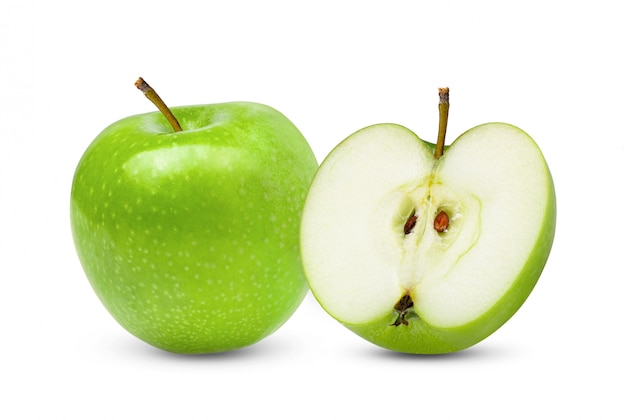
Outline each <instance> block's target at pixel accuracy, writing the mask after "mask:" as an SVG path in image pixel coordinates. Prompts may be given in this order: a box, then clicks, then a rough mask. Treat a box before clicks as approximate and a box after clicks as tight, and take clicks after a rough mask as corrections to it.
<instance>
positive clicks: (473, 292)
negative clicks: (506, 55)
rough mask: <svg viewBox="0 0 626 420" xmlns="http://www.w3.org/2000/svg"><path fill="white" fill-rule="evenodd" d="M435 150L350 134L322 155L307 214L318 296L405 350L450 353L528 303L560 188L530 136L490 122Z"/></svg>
mask: <svg viewBox="0 0 626 420" xmlns="http://www.w3.org/2000/svg"><path fill="white" fill-rule="evenodd" d="M446 115H447V114H446ZM440 132H441V131H440ZM444 133H445V125H444ZM440 139H441V135H440ZM437 144H438V146H440V147H441V151H440V152H439V153H433V146H432V145H430V144H427V143H426V142H424V141H422V140H421V139H420V138H419V137H418V136H417V135H415V134H414V133H413V132H412V131H410V130H409V129H407V128H405V127H403V126H399V125H395V124H378V125H373V126H370V127H367V128H364V129H362V130H360V131H357V132H356V133H354V134H352V135H350V136H349V137H348V138H347V139H345V140H344V141H343V142H341V143H340V144H339V145H338V146H337V147H336V148H335V149H334V150H332V152H331V153H330V154H329V155H328V156H327V158H326V159H325V160H324V161H323V163H322V165H321V166H320V168H319V170H318V172H317V174H316V176H315V179H314V181H313V183H312V185H311V188H310V190H309V193H308V196H307V199H306V202H305V207H304V213H303V219H302V226H301V252H302V258H303V264H304V268H305V272H306V275H307V278H308V281H309V286H310V288H311V291H312V292H313V294H314V295H315V297H316V299H317V300H318V301H319V303H320V304H321V305H322V306H323V308H324V309H325V310H326V311H327V312H328V313H329V314H330V315H332V316H333V317H334V318H335V319H337V320H338V321H340V322H341V323H342V324H344V325H345V326H346V327H348V328H349V329H351V330H352V331H354V332H355V333H356V334H358V335H360V336H362V337H363V338H365V339H367V340H369V341H371V342H372V343H374V344H377V345H379V346H381V347H384V348H387V349H391V350H395V351H399V352H406V353H423V354H437V353H449V352H454V351H458V350H462V349H465V348H468V347H470V346H472V345H474V344H476V343H478V342H479V341H481V340H483V339H484V338H486V337H487V336H489V335H490V334H491V333H493V332H494V331H495V330H497V329H498V328H499V327H500V326H502V325H503V324H504V323H505V322H506V321H507V320H508V319H509V318H510V317H511V316H512V315H513V314H514V313H515V312H516V311H517V310H518V308H519V307H520V306H521V305H522V303H523V302H524V301H525V300H526V298H527V297H528V296H529V294H530V292H531V290H532V289H533V287H534V285H535V284H536V282H537V280H538V278H539V276H540V274H541V272H542V270H543V267H544V265H545V263H546V260H547V258H548V254H549V252H550V249H551V246H552V241H553V238H554V232H555V225H556V197H555V190H554V185H553V181H552V177H551V175H550V171H549V169H548V166H547V164H546V161H545V159H544V157H543V155H542V153H541V151H540V149H539V148H538V146H537V144H536V143H535V142H534V141H533V139H532V138H531V137H530V136H529V135H528V134H526V133H525V132H524V131H522V130H521V129H519V128H517V127H514V126H512V125H509V124H504V123H489V124H484V125H480V126H478V127H475V128H472V129H470V130H469V131H467V132H465V133H464V134H462V135H461V136H460V137H459V138H457V139H456V140H455V141H454V142H453V143H452V144H451V145H450V147H447V148H446V149H445V154H444V153H443V150H444V149H443V141H441V140H439V141H438V142H437Z"/></svg>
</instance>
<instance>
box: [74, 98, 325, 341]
mask: <svg viewBox="0 0 626 420" xmlns="http://www.w3.org/2000/svg"><path fill="white" fill-rule="evenodd" d="M172 113H173V114H174V115H176V117H177V119H178V121H180V126H181V127H182V131H173V130H172V127H171V126H170V124H169V123H168V121H167V120H166V118H165V117H164V116H163V115H162V114H161V113H158V112H153V113H147V114H143V115H136V116H132V117H128V118H125V119H122V120H120V121H118V122H116V123H114V124H112V125H110V126H109V127H108V128H106V129H105V130H104V131H102V132H101V133H100V134H99V135H98V136H97V137H96V139H95V140H94V141H93V143H92V144H91V145H90V146H89V148H88V149H87V150H86V152H85V154H84V155H83V157H82V159H81V160H80V162H79V164H78V167H77V169H76V173H75V175H74V180H73V184H72V191H71V209H70V215H71V226H72V233H73V237H74V242H75V246H76V250H77V253H78V256H79V258H80V261H81V264H82V266H83V268H84V271H85V273H86V275H87V277H88V279H89V281H90V283H91V285H92V287H93V289H94V290H95V292H96V294H97V295H98V297H99V298H100V300H101V301H102V303H103V304H104V306H105V307H106V309H107V310H108V311H109V312H110V313H111V314H112V315H113V317H114V318H115V319H116V320H117V321H118V322H119V323H120V324H121V325H122V326H123V327H124V328H125V329H127V330H128V331H129V332H130V333H132V334H134V335H135V336H137V337H138V338H140V339H142V340H144V341H146V342H148V343H150V344H152V345H153V346H156V347H158V348H161V349H164V350H167V351H171V352H177V353H211V352H222V351H227V350H232V349H237V348H240V347H243V346H247V345H250V344H253V343H255V342H257V341H259V340H261V339H263V338H264V337H266V336H268V335H269V334H271V333H272V332H274V331H275V330H276V329H278V328H279V327H280V326H281V325H282V324H283V323H284V322H285V321H286V320H287V319H288V318H289V317H290V316H291V315H292V314H293V312H294V311H295V310H296V308H297V307H298V305H299V304H300V302H301V301H302V299H303V297H304V295H305V294H306V292H307V290H308V288H307V285H306V280H305V277H304V274H303V269H302V266H301V260H300V256H299V223H300V217H301V212H302V207H303V204H304V198H305V195H306V192H307V189H308V187H309V184H310V182H311V180H312V177H313V175H314V173H315V171H316V169H317V161H316V159H315V157H314V155H313V153H312V151H311V149H310V147H309V145H308V143H307V142H306V140H305V139H304V137H303V136H302V134H301V133H300V132H299V131H298V129H297V128H296V127H295V126H294V125H293V124H292V123H291V122H290V121H289V120H288V119H287V118H286V117H285V116H284V115H282V114H281V113H279V112H278V111H276V110H275V109H273V108H270V107H268V106H265V105H261V104H257V103H247V102H234V103H222V104H214V105H199V106H187V107H177V108H172Z"/></svg>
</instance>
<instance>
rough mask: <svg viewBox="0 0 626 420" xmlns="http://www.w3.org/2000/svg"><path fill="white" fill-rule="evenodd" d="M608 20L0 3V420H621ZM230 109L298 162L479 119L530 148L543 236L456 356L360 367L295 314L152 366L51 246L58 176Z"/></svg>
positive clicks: (61, 236)
mask: <svg viewBox="0 0 626 420" xmlns="http://www.w3.org/2000/svg"><path fill="white" fill-rule="evenodd" d="M624 28H626V26H625V25H624V23H623V6H622V5H621V2H619V1H613V2H611V1H604V0H595V1H593V2H589V1H585V2H583V1H569V2H565V1H563V2H554V1H548V0H543V1H532V0H526V1H524V2H502V1H484V0H475V1H471V2H470V1H453V0H449V1H428V2H423V1H415V0H414V1H393V0H390V1H386V2H373V1H364V0H361V1H341V0H333V1H325V0H316V1H310V2H304V1H303V2H298V1H277V0H264V1H243V0H229V1H219V2H218V1H204V2H201V1H195V2H191V1H177V2H159V1H141V2H132V1H129V0H125V1H124V2H117V1H107V2H78V1H76V2H71V1H64V0H56V1H43V0H30V1H29V0H2V3H1V5H0V142H1V143H0V145H1V147H0V188H1V190H0V200H1V201H0V224H1V225H0V241H1V242H0V251H1V252H0V322H1V330H0V340H1V341H0V384H1V385H2V388H1V391H0V392H1V395H2V397H1V400H2V402H1V403H0V418H3V419H27V418H38V419H41V418H55V419H56V418H58V419H68V418H72V419H73V418H77V419H78V418H80V419H94V418H115V419H138V418H177V419H182V418H186V419H195V418H212V419H217V418H243V417H249V416H251V418H279V419H283V418H285V419H287V418H289V419H293V418H306V419H308V418H311V419H327V418H328V419H334V418H346V419H356V418H372V419H382V418H384V419H393V418H399V419H401V418H421V419H424V418H430V419H432V418H437V419H439V418H444V419H448V418H450V419H452V418H459V417H462V416H463V417H466V416H469V417H470V418H486V419H491V418H494V419H495V418H520V419H521V418H523V419H527V418H584V419H589V418H594V419H611V418H624V417H625V416H626V408H625V407H624V404H625V403H624V402H623V397H624V393H625V392H624V391H625V388H626V385H625V382H624V376H625V375H626V366H625V363H624V359H623V353H624V350H623V345H622V340H621V339H622V336H623V335H624V330H625V327H624V321H625V320H626V319H625V318H626V316H625V315H624V306H623V305H624V291H625V286H624V282H625V280H626V271H625V270H624V258H625V255H624V251H625V249H626V246H625V245H624V237H625V236H626V229H625V227H624V208H625V207H624V195H625V190H626V189H625V179H626V177H625V175H626V169H625V166H626V165H625V164H624V162H625V160H626V146H625V145H626V138H625V135H624V114H625V113H624V111H625V109H624V108H625V105H624V97H625V93H626V84H625V81H624V80H625V76H624V75H625V74H626V67H625V64H624V58H623V57H624V40H626V30H625V29H624ZM138 76H143V77H144V78H146V80H147V81H148V82H149V83H151V84H152V85H153V86H154V87H155V88H157V90H158V91H159V92H160V94H161V96H162V97H164V99H165V100H166V102H167V103H168V104H170V105H186V104H195V103H211V102H222V101H232V100H250V101H257V102H263V103H267V104H269V105H272V106H274V107H276V108H278V109H279V110H281V111H282V112H283V113H285V114H286V115H287V116H288V117H289V118H290V119H291V120H292V121H293V122H294V123H295V124H296V125H297V126H298V127H299V128H300V129H301V131H302V132H303V133H304V135H305V136H306V137H307V139H308V140H309V142H310V143H311V145H312V147H313V149H314V151H315V153H316V155H317V157H318V160H320V161H321V160H322V159H323V158H324V157H325V156H326V154H327V153H328V152H329V151H330V149H331V148H332V147H333V146H334V145H335V144H337V143H338V142H339V141H340V140H342V139H343V138H344V137H346V136H347V135H348V134H350V133H352V132H353V131H355V130H357V129H359V128H362V127H364V126H366V125H369V124H373V123H378V122H396V123H400V124H403V125H406V126H408V127H410V128H412V129H413V130H414V131H416V132H417V133H418V134H419V135H420V136H421V137H423V138H426V139H431V140H432V139H434V138H435V136H436V130H437V105H436V104H437V88H438V87H440V86H450V88H451V103H452V105H451V114H450V117H451V120H450V125H449V129H448V138H449V139H450V140H451V139H454V138H455V137H456V136H458V135H459V134H461V133H462V132H463V131H465V130H466V129H468V128H470V127H472V126H474V125H477V124H480V123H483V122H488V121H505V122H509V123H512V124H516V125H518V126H520V127H521V128H523V129H524V130H526V131H527V132H529V133H530V134H531V135H532V136H533V137H534V138H535V140H536V141H537V142H538V144H539V145H540V147H541V148H542V150H543V152H544V155H545V157H546V159H547V161H548V163H549V165H550V168H551V170H552V173H553V176H554V180H555V184H556V189H557V199H558V225H557V234H556V239H555V242H554V247H553V251H552V254H551V257H550V260H549V262H548V264H547V266H546V268H545V270H544V273H543V276H542V277H541V279H540V281H539V283H538V285H537V287H536V288H535V290H534V291H533V293H532V294H531V296H530V298H529V299H528V301H527V302H526V303H525V305H524V306H523V307H522V309H521V310H520V311H519V312H518V313H517V314H516V315H515V316H514V317H513V318H512V319H511V320H510V321H509V322H508V323H507V324H506V325H505V326H503V327H502V328H501V329H500V330H498V331H497V332H496V333H495V334H494V335H492V336H491V337H489V338H488V339H486V340H485V341H483V342H482V343H480V344H478V345H476V346H475V347H473V348H471V349H469V350H467V351H463V352H460V353H457V354H452V355H446V356H434V357H433V356H429V357H424V356H408V355H401V354H394V353H390V352H387V351H384V350H381V349H378V348H376V347H374V346H373V345H371V344H369V343H368V342H366V341H364V340H362V339H360V338H359V337H357V336H355V335H354V334H352V333H351V332H349V331H348V330H346V329H344V328H343V327H342V326H340V325H339V324H338V323H337V322H335V321H334V320H332V319H331V318H330V317H329V316H327V315H326V314H325V313H324V312H323V311H322V310H321V309H320V307H319V306H318V305H317V303H316V302H315V301H314V299H312V298H311V297H310V295H309V296H308V297H307V299H306V300H305V302H304V303H303V304H302V306H301V307H300V308H299V310H298V311H297V313H296V314H295V315H294V316H293V317H292V318H291V319H290V321H289V322H288V323H287V324H285V326H284V327H283V328H282V329H280V330H279V331H278V332H277V333H275V334H274V335H272V336H270V337H269V338H267V339H266V340H264V341H262V342H261V343H259V344H257V345H255V346H252V347H250V348H247V349H243V350H240V351H236V352H232V353H227V354H218V355H208V356H181V355H172V354H168V353H165V352H162V351H159V350H156V349H153V348H151V347H150V346H148V345H146V344H144V343H142V342H140V341H139V340H137V339H135V338H134V337H132V336H130V335H129V334H128V333H126V331H124V330H123V329H122V328H121V327H119V326H118V325H117V324H116V323H115V321H114V320H113V319H112V318H111V317H110V315H109V314H108V313H107V312H106V311H105V310H104V308H103V307H102V305H101V304H100V303H99V301H98V300H97V298H96V296H95V294H94V293H93V291H92V290H91V288H90V286H89V284H88V282H87V280H86V278H85V277H84V275H83V273H82V269H81V267H80V265H79V263H78V260H77V258H76V255H75V252H74V248H73V243H72V239H71V234H70V228H69V193H70V186H71V180H72V175H73V171H74V169H75V166H76V164H77V162H78V160H79V158H80V156H81V155H82V153H83V151H84V150H85V148H86V147H87V146H88V144H89V143H90V142H91V140H92V139H93V138H94V137H95V136H96V135H97V134H98V133H99V132H100V131H101V130H102V129H103V128H104V127H105V126H107V125H108V124H110V123H112V122H113V121H115V120H117V119H120V118H122V117H125V116H128V115H131V114H136V113H142V112H148V111H152V110H153V108H152V105H151V104H150V103H149V102H147V101H146V99H145V98H144V97H143V95H141V94H140V93H139V92H138V91H136V89H135V88H134V86H133V82H134V81H135V79H136V78H137V77H138Z"/></svg>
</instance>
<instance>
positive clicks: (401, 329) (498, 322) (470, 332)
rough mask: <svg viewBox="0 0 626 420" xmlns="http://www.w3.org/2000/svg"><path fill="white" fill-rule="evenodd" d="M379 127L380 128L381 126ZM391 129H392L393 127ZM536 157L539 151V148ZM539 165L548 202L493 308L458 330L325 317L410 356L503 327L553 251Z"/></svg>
mask: <svg viewBox="0 0 626 420" xmlns="http://www.w3.org/2000/svg"><path fill="white" fill-rule="evenodd" d="M492 124H493V125H502V126H507V127H510V128H511V129H514V130H519V132H521V133H523V134H524V135H525V136H527V137H528V139H529V140H530V141H531V142H532V143H533V144H534V146H535V147H536V148H537V150H539V147H538V146H537V145H536V143H534V141H533V140H532V139H531V138H530V136H528V134H526V133H525V132H523V130H521V129H519V128H518V127H515V126H512V125H510V124H505V123H488V124H483V125H484V126H488V125H492ZM380 125H381V126H383V125H386V124H380ZM391 125H394V126H396V125H395V124H391ZM397 127H399V128H400V129H402V130H406V131H407V132H410V133H411V135H413V136H414V137H415V141H419V142H421V143H423V144H424V145H425V146H426V147H428V148H429V149H430V150H431V151H432V152H434V149H435V145H434V144H432V143H430V142H427V141H425V140H422V139H420V138H419V137H418V136H417V135H415V134H414V133H413V132H411V131H410V130H409V129H407V128H405V127H402V126H397ZM480 127H481V126H478V127H475V128H474V129H477V128H480ZM470 131H471V130H468V131H467V132H470ZM464 134H465V133H464ZM462 137H463V135H461V136H459V139H460V138H462ZM348 141H351V136H349V137H348V138H347V139H346V140H345V141H344V142H348ZM342 143H343V142H342ZM342 143H340V144H339V145H337V147H336V148H335V150H338V149H340V148H341V147H342ZM453 147H454V143H452V144H451V145H446V146H445V148H444V151H448V150H449V149H450V148H453ZM335 150H333V151H331V154H329V156H330V155H332V153H333V152H334V151H335ZM539 153H541V152H540V150H539ZM444 156H445V153H444ZM327 159H328V158H327ZM324 163H325V162H322V164H321V168H322V167H323V166H324ZM543 163H544V168H543V169H544V170H545V172H546V175H547V180H548V181H547V183H546V184H545V185H544V187H545V193H546V195H547V203H546V205H545V207H544V208H542V209H538V211H542V212H543V222H542V226H541V228H540V235H539V236H538V237H537V239H536V242H535V245H534V247H533V250H532V252H531V254H530V255H529V257H528V259H527V261H526V264H525V265H524V267H523V269H522V270H521V271H520V272H519V274H518V275H517V277H516V279H515V280H514V281H513V283H512V284H511V286H510V288H509V289H508V290H507V292H506V293H505V294H504V295H503V296H502V297H501V298H500V299H499V300H498V301H497V302H496V304H494V305H493V306H492V307H491V308H490V309H489V310H488V311H486V312H485V313H484V314H482V315H481V316H480V317H478V318H476V319H474V320H472V321H470V322H468V323H465V324H464V325H461V326H458V327H453V328H442V327H438V326H434V325H431V324H429V323H428V322H425V321H424V320H423V319H421V318H420V317H417V316H410V317H407V318H406V319H407V321H408V325H398V326H392V324H393V323H394V322H395V321H396V320H397V318H398V314H397V313H396V312H393V311H389V313H388V314H386V315H384V316H381V317H380V318H378V319H374V320H372V321H370V322H367V323H361V324H351V323H346V322H343V321H342V320H341V319H339V318H337V317H336V316H334V315H333V314H332V313H331V312H329V311H328V310H327V312H328V313H329V315H331V316H333V317H334V318H335V319H336V320H337V321H339V322H340V323H341V324H342V325H344V326H345V327H347V328H348V329H349V330H351V331H353V332H354V333H356V334H357V335H359V336H361V337H362V338H364V339H365V340H367V341H369V342H371V343H373V344H375V345H377V346H379V347H382V348H384V349H387V350H392V351H396V352H402V353H409V354H446V353H452V352H458V351H461V350H464V349H467V348H469V347H471V346H473V345H475V344H477V343H479V342H481V341H482V340H484V339H485V338H487V337H488V336H490V335H491V334H492V333H493V332H495V331H496V330H497V329H499V328H500V327H501V326H502V325H504V324H505V323H506V322H507V321H508V320H509V319H510V318H511V317H512V316H513V315H514V314H515V313H516V312H517V310H518V309H519V308H520V307H521V306H522V304H523V303H524V302H525V301H526V299H527V298H528V296H529V295H530V293H531V292H532V290H533V288H534V287H535V285H536V283H537V281H538V279H539V277H540V275H541V273H542V271H543V269H544V267H545V264H546V262H547V260H548V256H549V254H550V251H551V248H552V243H553V240H554V235H555V230H556V193H555V188H554V182H553V179H552V175H551V173H550V170H549V168H548V165H547V163H546V162H545V160H544V161H543ZM321 168H320V169H321ZM314 182H315V181H314ZM305 207H306V205H305ZM305 212H306V208H305ZM305 271H306V264H305ZM311 290H312V292H313V295H314V296H316V298H318V297H317V295H316V291H315V288H313V287H311ZM318 302H319V303H320V304H321V306H322V307H324V303H323V302H321V301H320V299H319V298H318ZM324 309H326V308H324Z"/></svg>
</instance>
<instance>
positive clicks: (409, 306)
mask: <svg viewBox="0 0 626 420" xmlns="http://www.w3.org/2000/svg"><path fill="white" fill-rule="evenodd" d="M413 306H414V304H413V299H411V296H410V295H409V294H406V295H404V296H402V297H401V298H400V300H399V301H398V302H397V303H396V304H395V305H394V307H393V311H394V312H396V313H397V314H398V317H397V318H396V320H395V321H394V322H393V323H392V324H389V326H390V327H397V326H400V325H405V326H408V325H409V321H407V320H406V318H407V316H409V315H411V314H415V311H414V310H413Z"/></svg>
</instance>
